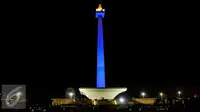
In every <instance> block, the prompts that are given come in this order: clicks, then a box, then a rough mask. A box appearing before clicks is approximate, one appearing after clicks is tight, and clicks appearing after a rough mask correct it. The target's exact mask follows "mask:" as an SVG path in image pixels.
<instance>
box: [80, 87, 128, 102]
mask: <svg viewBox="0 0 200 112" xmlns="http://www.w3.org/2000/svg"><path fill="white" fill-rule="evenodd" d="M126 90H127V88H79V91H80V92H81V94H83V95H85V96H87V97H88V98H89V99H91V100H95V99H97V100H98V99H102V98H104V99H108V100H113V99H114V98H115V97H116V96H117V95H118V94H120V93H122V92H125V91H126Z"/></svg>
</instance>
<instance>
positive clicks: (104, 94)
mask: <svg viewBox="0 0 200 112" xmlns="http://www.w3.org/2000/svg"><path fill="white" fill-rule="evenodd" d="M104 15H105V10H104V9H103V8H102V6H101V4H99V7H98V8H97V9H96V18H97V19H98V36H97V38H98V39H97V74H96V75H97V80H96V81H97V82H96V88H87V87H86V88H83V87H81V88H79V91H80V92H81V94H83V95H85V96H87V97H88V98H89V99H91V100H94V99H102V98H104V99H114V98H115V97H116V96H117V95H118V94H119V93H122V92H125V91H126V90H127V88H121V87H120V88H106V82H105V63H104V62H105V61H104V43H103V42H104V41H103V21H102V20H103V18H104Z"/></svg>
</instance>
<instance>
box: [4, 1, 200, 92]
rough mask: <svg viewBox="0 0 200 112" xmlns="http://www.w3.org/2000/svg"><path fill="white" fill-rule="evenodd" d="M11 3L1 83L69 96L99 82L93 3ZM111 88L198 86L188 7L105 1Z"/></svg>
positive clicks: (193, 23)
mask: <svg viewBox="0 0 200 112" xmlns="http://www.w3.org/2000/svg"><path fill="white" fill-rule="evenodd" d="M17 4H18V5H16V3H8V4H7V5H6V6H5V8H4V9H3V10H2V11H3V15H4V16H2V17H1V18H2V19H3V20H1V23H3V25H1V26H2V28H3V29H2V30H1V31H2V32H3V33H1V34H2V36H1V38H2V41H1V65H2V67H1V76H2V77H1V83H2V84H27V85H28V86H29V87H30V88H31V89H33V90H37V89H38V88H40V89H41V90H44V91H47V90H50V91H54V92H55V91H63V90H64V88H66V87H68V86H73V87H80V86H92V87H95V80H96V76H95V75H96V71H95V70H96V41H97V20H96V19H95V8H96V7H97V6H98V3H97V2H95V1H86V2H85V1H81V2H80V0H79V1H73V2H65V3H61V2H56V3H55V2H45V3H36V2H35V3H17ZM103 7H104V8H105V9H106V17H105V19H104V38H105V58H106V75H107V76H106V77H107V86H109V87H112V86H127V87H129V88H137V89H136V90H140V88H144V89H146V90H152V88H156V89H155V91H159V90H170V88H173V90H176V89H177V88H179V87H181V88H190V89H191V88H193V89H192V90H197V89H198V87H199V86H198V84H199V79H198V78H197V77H198V75H199V57H200V56H199V48H198V47H199V41H198V37H199V33H198V29H197V28H196V27H198V26H199V25H197V22H198V21H197V20H198V19H197V14H195V13H194V11H195V6H194V7H193V6H190V5H189V4H187V3H175V2H174V3H167V2H145V1H143V2H133V3H131V1H126V0H118V1H116V0H109V2H108V1H105V2H103Z"/></svg>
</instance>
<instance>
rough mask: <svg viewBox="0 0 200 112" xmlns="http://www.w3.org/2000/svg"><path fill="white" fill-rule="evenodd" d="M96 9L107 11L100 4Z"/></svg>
mask: <svg viewBox="0 0 200 112" xmlns="http://www.w3.org/2000/svg"><path fill="white" fill-rule="evenodd" d="M96 11H105V9H103V8H102V5H101V4H99V7H98V8H97V9H96Z"/></svg>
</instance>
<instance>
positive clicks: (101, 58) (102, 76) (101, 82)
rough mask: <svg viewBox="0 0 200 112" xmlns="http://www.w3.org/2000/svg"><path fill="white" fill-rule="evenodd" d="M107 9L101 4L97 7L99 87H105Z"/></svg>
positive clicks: (97, 83) (97, 81)
mask: <svg viewBox="0 0 200 112" xmlns="http://www.w3.org/2000/svg"><path fill="white" fill-rule="evenodd" d="M104 14H105V10H104V9H102V6H101V4H99V7H98V8H97V9H96V18H97V19H98V37H97V38H98V39H97V80H96V87H97V88H105V87H106V82H105V63H104V41H103V22H102V19H103V18H104Z"/></svg>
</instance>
